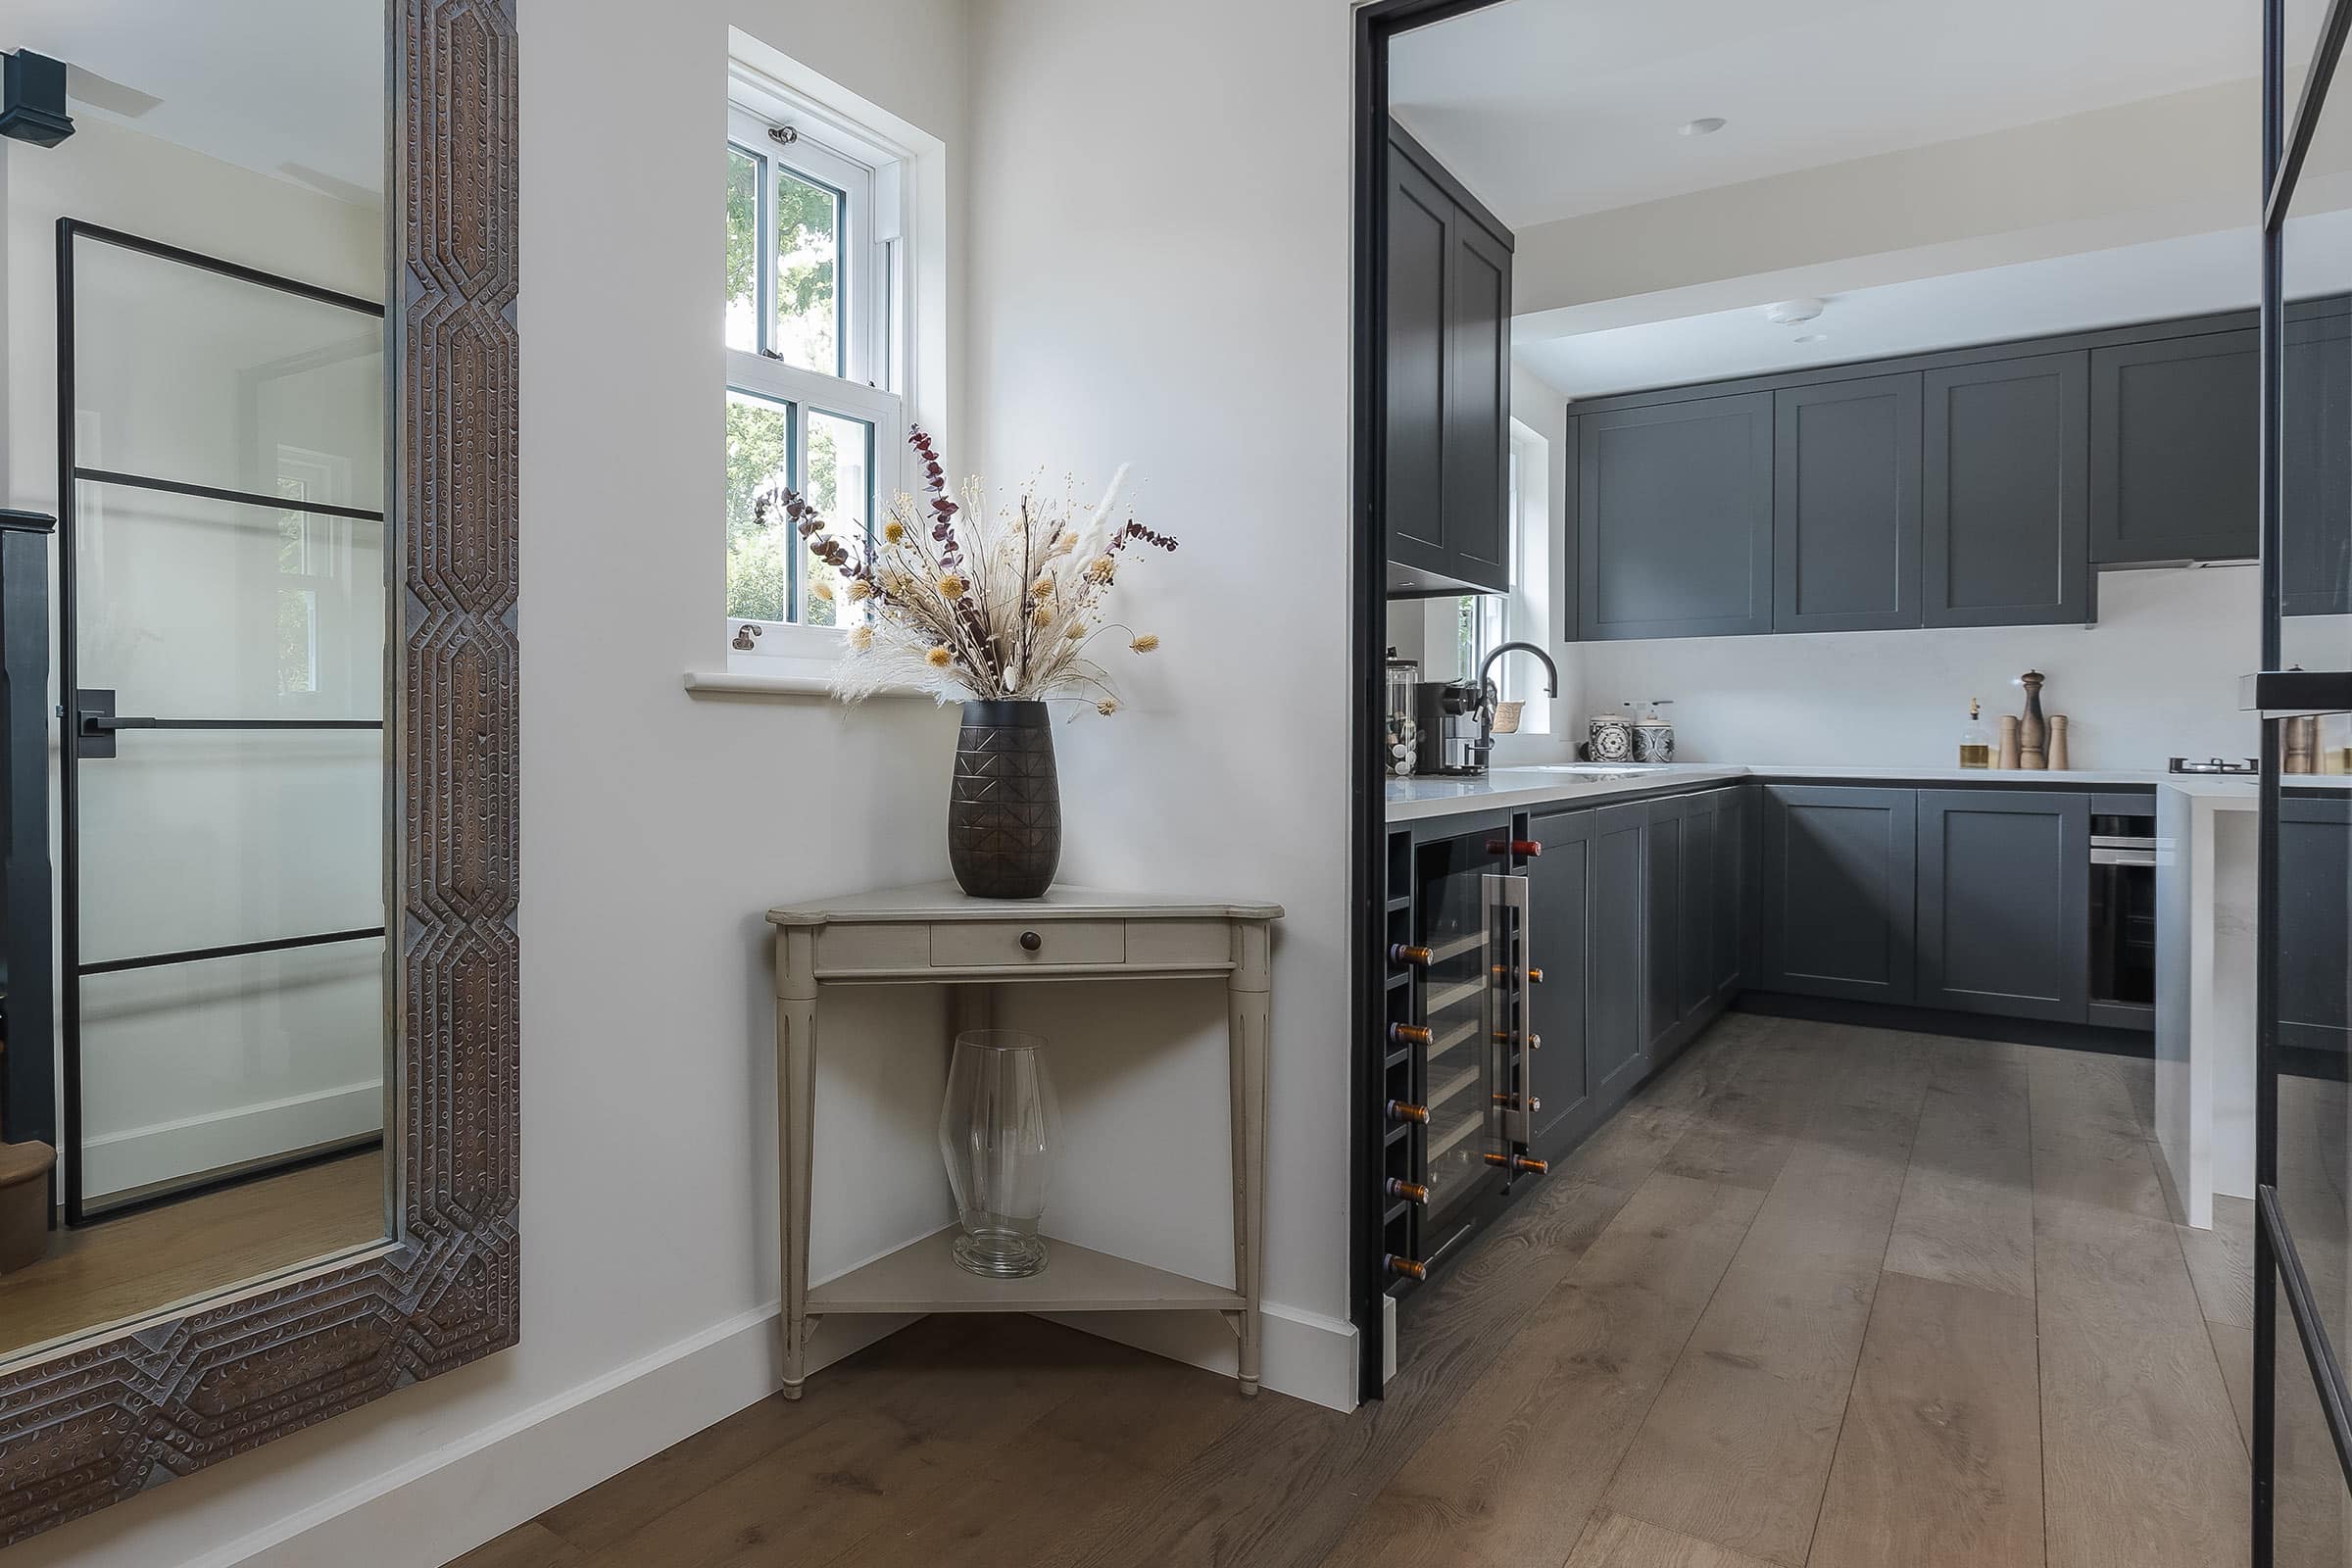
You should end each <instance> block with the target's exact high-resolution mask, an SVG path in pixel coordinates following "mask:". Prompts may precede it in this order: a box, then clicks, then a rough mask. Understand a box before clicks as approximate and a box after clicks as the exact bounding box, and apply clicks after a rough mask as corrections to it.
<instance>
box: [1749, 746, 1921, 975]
mask: <svg viewBox="0 0 2352 1568" xmlns="http://www.w3.org/2000/svg"><path fill="white" fill-rule="evenodd" d="M1918 828H1919V797H1918V792H1916V791H1914V790H1888V789H1865V788H1857V787H1850V786H1845V785H1816V784H1768V785H1765V786H1764V820H1763V838H1764V844H1763V888H1762V896H1761V898H1760V899H1759V901H1758V906H1757V923H1758V926H1759V928H1760V930H1761V932H1762V941H1761V943H1760V945H1759V967H1760V971H1761V972H1760V973H1759V974H1758V976H1757V979H1756V986H1757V989H1759V990H1763V991H1784V992H1789V993H1791V994H1793V995H1796V996H1807V997H1839V998H1844V999H1846V1000H1848V1001H1854V1002H1882V1003H1909V1002H1911V1001H1913V1000H1914V994H1915V986H1914V971H1913V957H1912V951H1913V944H1912V915H1913V900H1914V894H1915V889H1916V883H1917V864H1918V860H1917V844H1918Z"/></svg>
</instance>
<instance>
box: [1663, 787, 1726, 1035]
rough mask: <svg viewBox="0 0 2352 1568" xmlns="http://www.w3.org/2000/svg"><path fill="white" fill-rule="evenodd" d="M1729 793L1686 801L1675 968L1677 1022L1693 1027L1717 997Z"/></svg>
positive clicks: (1715, 793) (1692, 796)
mask: <svg viewBox="0 0 2352 1568" xmlns="http://www.w3.org/2000/svg"><path fill="white" fill-rule="evenodd" d="M1724 793H1728V792H1724V791H1715V790H1709V791H1707V792H1706V793H1704V794H1700V795H1686V796H1684V797H1682V800H1681V803H1680V804H1681V806H1682V809H1683V842H1682V856H1683V865H1682V872H1683V886H1682V908H1681V910H1680V911H1679V912H1680V915H1681V920H1680V923H1679V927H1678V930H1677V941H1676V950H1677V951H1676V953H1675V963H1676V973H1677V974H1678V975H1679V976H1680V978H1679V980H1678V981H1677V982H1676V988H1675V1012H1676V1019H1675V1021H1676V1022H1677V1023H1678V1024H1688V1023H1690V1022H1691V1020H1692V1019H1694V1018H1695V1017H1696V1016H1697V1015H1698V1013H1699V1010H1700V1009H1701V1008H1703V1007H1704V1006H1706V1005H1707V1003H1708V1002H1709V1001H1710V1000H1711V999H1712V998H1713V997H1714V995H1715V978H1716V974H1715V971H1716V964H1715V855H1716V838H1717V816H1716V809H1717V801H1718V798H1719V797H1720V796H1721V795H1722V794H1724Z"/></svg>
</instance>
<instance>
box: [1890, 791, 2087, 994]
mask: <svg viewBox="0 0 2352 1568" xmlns="http://www.w3.org/2000/svg"><path fill="white" fill-rule="evenodd" d="M2089 996H2090V797H2089V796H2088V795H2076V794H2071V793H2058V792H2049V793H2045V792H2042V791H2039V790H1922V791H1920V792H1919V1001H1920V1004H1921V1005H1924V1006H1930V1007H1949V1008H1951V1009H1953V1010H1954V1011H1958V1012H1989V1013H1999V1014H2003V1015H2005V1016H2008V1017H2013V1018H2051V1019H2056V1020H2058V1021H2060V1022H2062V1023H2082V1022H2083V1021H2084V1019H2085V1018H2086V1016H2087V1013H2086V1006H2087V1004H2088V1001H2089Z"/></svg>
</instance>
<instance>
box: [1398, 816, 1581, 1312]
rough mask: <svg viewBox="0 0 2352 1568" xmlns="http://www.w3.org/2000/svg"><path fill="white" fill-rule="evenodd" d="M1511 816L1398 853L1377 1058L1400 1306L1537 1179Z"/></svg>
mask: <svg viewBox="0 0 2352 1568" xmlns="http://www.w3.org/2000/svg"><path fill="white" fill-rule="evenodd" d="M1537 853H1538V846H1536V845H1534V844H1532V843H1527V842H1525V841H1522V840H1517V839H1514V838H1512V837H1511V820H1510V818H1509V816H1508V815H1507V814H1498V815H1496V816H1495V817H1493V818H1492V819H1487V818H1479V819H1475V820H1474V821H1473V822H1472V825H1469V826H1466V827H1464V828H1463V829H1461V830H1460V831H1456V832H1454V833H1452V834H1451V835H1449V836H1447V837H1445V838H1435V839H1432V838H1423V839H1422V840H1421V841H1420V842H1419V843H1417V844H1416V843H1414V842H1413V841H1412V838H1411V836H1410V835H1409V834H1404V833H1399V834H1397V835H1396V836H1395V837H1394V838H1392V840H1391V842H1390V867H1389V870H1390V875H1389V892H1390V895H1391V897H1390V899H1389V905H1388V934H1389V939H1390V940H1389V945H1388V958H1389V974H1388V982H1387V986H1386V990H1385V997H1386V1001H1387V1030H1386V1034H1385V1036H1384V1037H1383V1038H1382V1039H1380V1040H1378V1041H1376V1042H1372V1043H1371V1045H1372V1047H1373V1049H1376V1050H1378V1051H1379V1053H1380V1061H1381V1079H1382V1087H1383V1092H1384V1111H1385V1117H1386V1124H1387V1125H1386V1130H1385V1132H1384V1134H1383V1142H1382V1155H1383V1161H1382V1184H1383V1185H1382V1190H1381V1192H1380V1193H1379V1194H1377V1195H1374V1197H1375V1200H1376V1201H1378V1202H1379V1203H1380V1204H1381V1205H1382V1208H1381V1213H1382V1231H1381V1235H1382V1246H1383V1248H1384V1250H1385V1257H1384V1267H1385V1269H1386V1271H1387V1274H1388V1276H1389V1289H1390V1290H1391V1291H1392V1293H1397V1292H1403V1291H1408V1290H1410V1289H1411V1288H1412V1286H1413V1285H1415V1284H1417V1283H1419V1282H1420V1281H1422V1280H1424V1279H1426V1278H1428V1277H1429V1274H1430V1272H1431V1271H1432V1270H1435V1269H1437V1268H1439V1267H1441V1266H1443V1264H1444V1262H1445V1260H1446V1256H1447V1255H1448V1254H1449V1253H1451V1252H1452V1251H1453V1250H1455V1249H1456V1248H1457V1247H1459V1246H1460V1244H1461V1243H1462V1242H1463V1241H1465V1240H1466V1239H1467V1238H1468V1237H1469V1236H1470V1235H1471V1234H1472V1233H1474V1232H1475V1231H1476V1230H1477V1229H1478V1227H1479V1226H1480V1225H1481V1224H1482V1223H1484V1222H1485V1220H1486V1219H1487V1218H1488V1217H1490V1216H1491V1215H1492V1214H1493V1213H1494V1212H1495V1209H1497V1208H1498V1207H1499V1206H1500V1204H1501V1203H1502V1202H1503V1201H1506V1200H1507V1199H1508V1197H1509V1193H1510V1189H1511V1186H1512V1184H1513V1183H1514V1182H1517V1181H1521V1180H1524V1179H1525V1178H1527V1177H1530V1176H1533V1175H1538V1174H1541V1173H1542V1171H1543V1165H1542V1163H1541V1162H1540V1161H1538V1160H1535V1159H1532V1158H1530V1157H1529V1156H1528V1152H1527V1149H1528V1139H1529V1136H1530V1129H1531V1126H1532V1119H1533V1112H1534V1111H1535V1110H1537V1109H1538V1108H1540V1106H1539V1103H1538V1101H1537V1099H1536V1094H1537V1085H1536V1081H1535V1080H1536V1076H1537V1074H1536V1071H1535V1061H1536V1048H1537V1046H1538V1045H1539V1044H1540V1042H1539V1041H1538V1040H1537V1039H1536V1038H1535V1037H1534V1036H1533V1035H1531V1034H1530V1033H1529V1032H1528V1028H1527V1020H1528V987H1529V986H1530V985H1533V984H1536V983H1538V982H1539V981H1540V980H1541V978H1542V976H1541V971H1539V970H1536V969H1534V968H1532V967H1531V966H1530V964H1529V962H1528V953H1529V947H1528V943H1529V929H1528V882H1527V876H1526V874H1525V867H1526V862H1527V860H1528V859H1529V858H1532V857H1533V856H1534V855H1535V854H1537Z"/></svg>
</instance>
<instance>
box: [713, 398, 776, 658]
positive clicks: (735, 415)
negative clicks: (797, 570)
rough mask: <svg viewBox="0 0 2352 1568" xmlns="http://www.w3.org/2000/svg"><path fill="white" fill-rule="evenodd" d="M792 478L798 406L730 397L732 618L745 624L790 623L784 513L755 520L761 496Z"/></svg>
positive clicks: (729, 586) (729, 580)
mask: <svg viewBox="0 0 2352 1568" xmlns="http://www.w3.org/2000/svg"><path fill="white" fill-rule="evenodd" d="M791 476H792V406H791V405H790V404H787V403H771V402H769V401H768V400H767V399H765V398H756V397H753V396H751V395H749V394H748V393H743V392H733V391H730V392H729V393H728V394H727V613H728V614H729V615H731V616H733V617H735V618H737V619H741V620H784V619H787V618H789V611H788V609H787V607H788V606H789V605H790V604H791V584H790V583H789V582H788V581H787V579H786V569H785V563H786V562H787V561H788V560H789V559H790V558H789V557H788V556H787V555H786V553H785V548H786V541H787V539H788V538H789V537H790V535H789V532H788V528H787V524H786V523H785V521H784V519H783V517H782V515H776V516H775V519H774V520H773V521H772V522H771V523H769V525H768V526H766V527H764V528H762V527H760V525H759V524H758V523H756V522H755V521H753V518H752V508H753V504H754V503H756V502H757V501H758V500H759V499H760V492H761V491H763V490H767V489H770V488H773V487H774V486H776V485H780V484H789V483H790V482H791Z"/></svg>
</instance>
